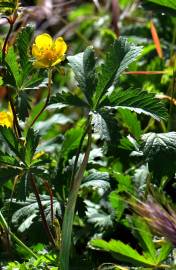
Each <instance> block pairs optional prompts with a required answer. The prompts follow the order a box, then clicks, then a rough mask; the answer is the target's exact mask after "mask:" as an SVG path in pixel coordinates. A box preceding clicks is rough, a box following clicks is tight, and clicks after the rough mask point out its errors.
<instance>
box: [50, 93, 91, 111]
mask: <svg viewBox="0 0 176 270" xmlns="http://www.w3.org/2000/svg"><path fill="white" fill-rule="evenodd" d="M68 105H69V106H76V107H89V105H88V104H87V103H86V102H85V101H84V100H82V99H81V98H79V97H77V96H75V95H72V94H71V93H62V94H59V93H57V94H56V96H52V97H51V99H50V102H49V106H48V108H54V109H57V108H61V107H64V106H68Z"/></svg>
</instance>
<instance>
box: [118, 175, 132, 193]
mask: <svg viewBox="0 0 176 270" xmlns="http://www.w3.org/2000/svg"><path fill="white" fill-rule="evenodd" d="M114 177H115V179H116V180H117V182H118V192H127V193H131V194H134V187H133V184H132V181H131V177H130V176H129V175H123V174H120V173H114Z"/></svg>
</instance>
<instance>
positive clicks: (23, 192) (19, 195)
mask: <svg viewBox="0 0 176 270" xmlns="http://www.w3.org/2000/svg"><path fill="white" fill-rule="evenodd" d="M29 192H30V190H29V174H28V173H26V172H24V173H23V174H22V175H21V177H20V178H19V179H18V183H17V185H16V187H15V193H16V200H17V201H25V200H26V197H27V196H28V195H29Z"/></svg>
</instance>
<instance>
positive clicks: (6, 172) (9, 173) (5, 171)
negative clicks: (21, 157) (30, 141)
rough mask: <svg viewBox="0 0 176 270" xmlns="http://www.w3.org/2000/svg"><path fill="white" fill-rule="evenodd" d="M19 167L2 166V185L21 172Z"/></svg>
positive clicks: (0, 180) (0, 184)
mask: <svg viewBox="0 0 176 270" xmlns="http://www.w3.org/2000/svg"><path fill="white" fill-rule="evenodd" d="M19 172H20V171H19V169H17V168H10V167H9V168H3V167H0V186H2V185H3V184H4V183H5V182H7V181H8V180H9V179H14V177H15V176H17V175H18V174H19Z"/></svg>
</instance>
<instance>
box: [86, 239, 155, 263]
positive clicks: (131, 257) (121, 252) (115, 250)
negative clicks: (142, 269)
mask: <svg viewBox="0 0 176 270" xmlns="http://www.w3.org/2000/svg"><path fill="white" fill-rule="evenodd" d="M91 245H92V246H94V247H97V248H100V249H102V250H105V251H108V252H111V253H112V254H113V256H114V257H115V258H116V259H117V260H120V261H122V262H128V263H131V264H133V265H135V266H136V265H141V266H142V265H146V266H154V265H155V263H154V262H153V261H152V260H150V259H147V258H145V257H144V256H142V255H140V254H139V253H138V252H137V251H136V250H135V249H133V248H132V247H130V246H129V245H126V244H124V243H123V242H121V241H116V240H111V241H110V242H106V241H104V240H102V239H94V240H92V241H91Z"/></svg>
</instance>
